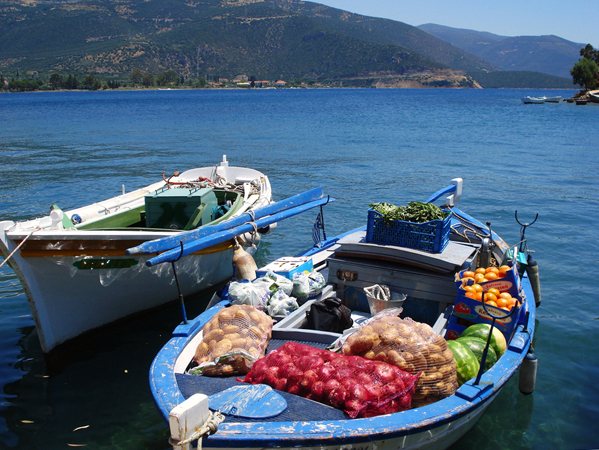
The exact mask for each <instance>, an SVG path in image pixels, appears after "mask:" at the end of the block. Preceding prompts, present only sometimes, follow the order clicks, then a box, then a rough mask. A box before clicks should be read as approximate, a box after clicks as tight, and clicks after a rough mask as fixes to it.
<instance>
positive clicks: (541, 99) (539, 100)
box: [521, 96, 547, 105]
mask: <svg viewBox="0 0 599 450" xmlns="http://www.w3.org/2000/svg"><path fill="white" fill-rule="evenodd" d="M521 100H522V103H524V104H537V105H538V104H542V103H545V101H546V100H547V97H530V96H526V97H522V98H521Z"/></svg>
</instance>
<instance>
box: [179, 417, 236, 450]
mask: <svg viewBox="0 0 599 450" xmlns="http://www.w3.org/2000/svg"><path fill="white" fill-rule="evenodd" d="M224 420H225V416H224V415H223V414H222V413H221V412H220V411H215V412H211V413H210V416H208V420H206V423H205V424H204V425H202V427H200V428H199V429H198V430H196V431H195V433H193V434H192V435H191V436H190V437H188V438H187V439H182V440H180V441H176V440H174V439H173V438H172V437H169V438H168V443H169V444H170V445H171V446H173V447H182V446H184V445H187V444H190V443H192V442H193V441H196V440H198V439H199V441H198V449H200V448H202V441H201V439H202V438H203V437H204V436H210V435H211V434H214V433H216V432H217V431H218V426H219V425H220V424H221V423H222V422H223V421H224Z"/></svg>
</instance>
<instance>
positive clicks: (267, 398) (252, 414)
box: [208, 384, 287, 419]
mask: <svg viewBox="0 0 599 450" xmlns="http://www.w3.org/2000/svg"><path fill="white" fill-rule="evenodd" d="M208 399H209V401H210V405H209V406H210V409H212V410H213V411H220V412H222V413H223V414H226V415H229V416H235V417H242V418H246V419H268V418H270V417H275V416H278V415H279V414H281V413H282V412H283V411H285V409H286V408H287V402H286V401H285V399H284V398H283V397H282V396H281V395H280V394H277V393H276V392H274V391H273V389H272V388H271V387H270V386H267V385H265V384H250V385H248V386H233V387H231V388H229V389H227V390H225V391H223V392H219V393H218V394H213V395H211V396H209V397H208Z"/></svg>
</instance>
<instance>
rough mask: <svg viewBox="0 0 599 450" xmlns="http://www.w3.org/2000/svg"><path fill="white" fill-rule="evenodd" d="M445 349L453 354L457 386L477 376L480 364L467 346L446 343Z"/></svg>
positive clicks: (453, 342)
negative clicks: (447, 348)
mask: <svg viewBox="0 0 599 450" xmlns="http://www.w3.org/2000/svg"><path fill="white" fill-rule="evenodd" d="M447 347H449V350H451V352H452V353H453V359H454V360H455V369H456V374H457V376H458V384H459V385H460V386H461V385H462V384H464V383H465V382H466V381H468V380H469V379H470V378H474V377H475V376H476V375H477V374H478V369H479V367H480V364H479V363H478V361H477V359H476V356H474V353H472V350H470V349H469V348H468V347H467V346H465V345H464V344H462V343H460V342H458V341H457V340H456V341H447Z"/></svg>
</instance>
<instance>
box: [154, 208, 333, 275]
mask: <svg viewBox="0 0 599 450" xmlns="http://www.w3.org/2000/svg"><path fill="white" fill-rule="evenodd" d="M333 200H334V199H332V198H329V197H326V198H321V199H319V200H315V201H312V202H309V203H305V204H303V205H299V206H296V207H294V208H290V209H286V210H285V211H281V212H278V213H276V214H273V215H271V216H267V217H263V218H261V219H258V220H255V221H253V222H248V223H245V224H243V225H240V226H238V227H235V228H231V229H228V230H224V231H221V232H218V233H215V234H212V235H210V236H204V237H202V238H200V239H196V240H195V241H192V242H186V243H184V244H183V248H182V249H178V248H177V249H171V250H167V251H166V252H164V253H161V254H160V255H158V256H155V257H154V258H152V259H149V260H148V261H146V265H147V266H148V267H152V266H155V265H157V264H161V263H164V262H170V261H174V260H176V259H177V258H179V257H183V256H186V255H189V254H191V253H194V252H197V251H200V250H203V249H205V248H208V247H211V246H212V245H216V244H219V243H221V242H224V241H227V240H229V239H232V238H234V237H235V236H239V235H240V234H243V233H248V232H250V231H255V230H256V229H258V228H263V227H265V226H267V225H270V224H272V223H275V222H280V221H281V220H283V219H287V218H289V217H293V216H296V215H298V214H301V213H303V212H305V211H308V210H309V209H312V208H316V207H318V206H321V205H325V204H327V203H328V202H330V201H333Z"/></svg>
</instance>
